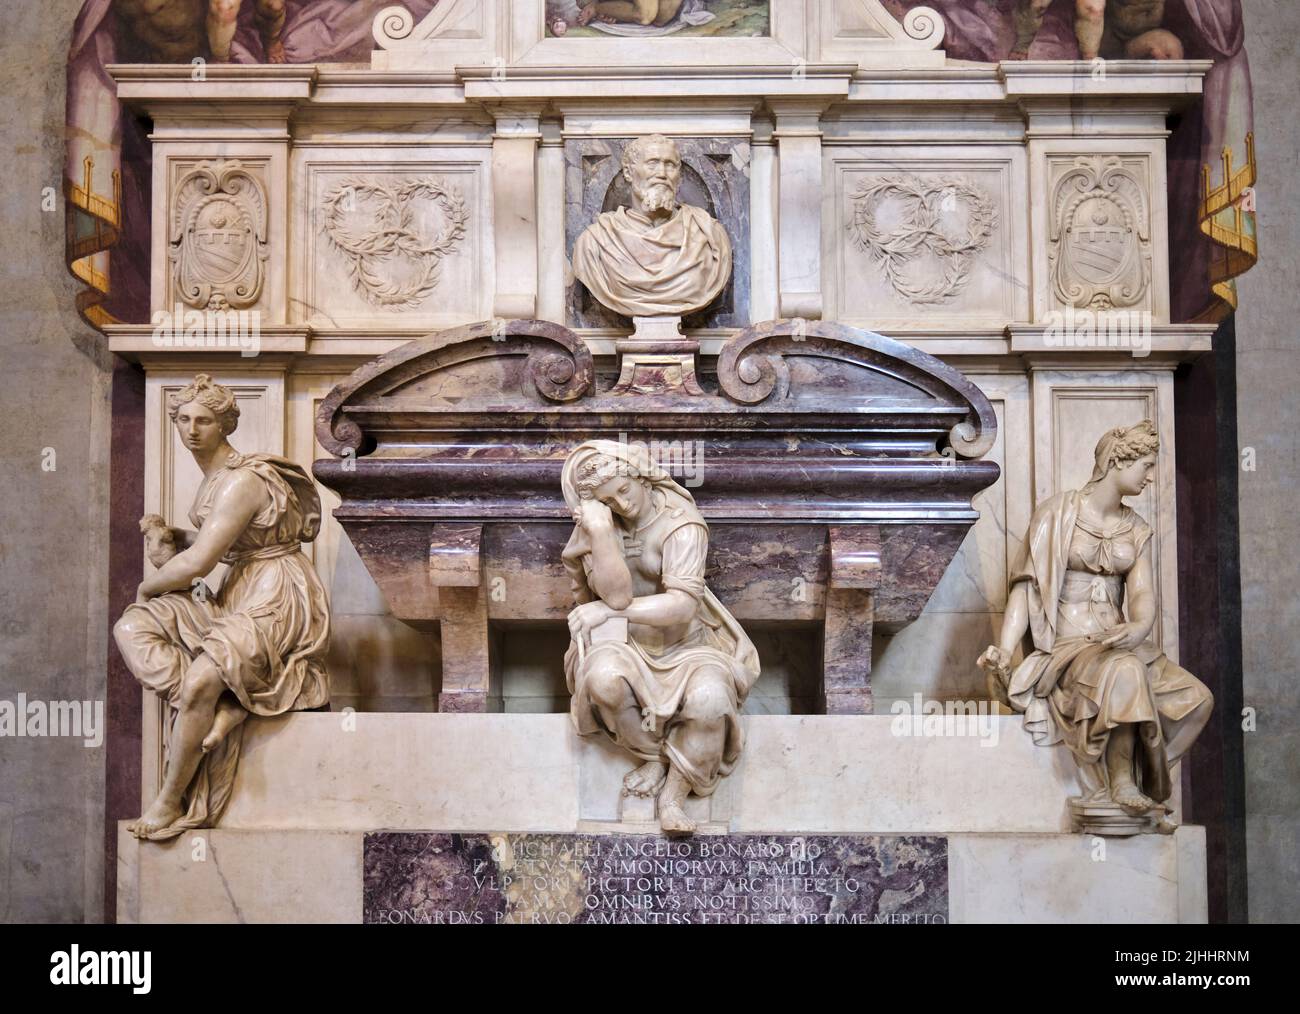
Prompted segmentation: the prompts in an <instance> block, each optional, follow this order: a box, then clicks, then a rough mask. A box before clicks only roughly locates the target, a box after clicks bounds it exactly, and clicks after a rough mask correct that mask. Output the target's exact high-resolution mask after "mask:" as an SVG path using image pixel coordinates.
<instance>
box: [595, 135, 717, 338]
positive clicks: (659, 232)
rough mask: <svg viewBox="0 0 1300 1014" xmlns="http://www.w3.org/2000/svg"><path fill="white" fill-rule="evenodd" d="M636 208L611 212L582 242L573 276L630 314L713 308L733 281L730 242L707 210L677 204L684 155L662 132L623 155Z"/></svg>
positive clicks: (667, 313)
mask: <svg viewBox="0 0 1300 1014" xmlns="http://www.w3.org/2000/svg"><path fill="white" fill-rule="evenodd" d="M622 171H623V178H624V179H625V180H626V181H627V183H628V185H629V186H630V187H631V189H632V206H631V207H630V208H629V207H620V208H619V209H618V210H616V211H606V212H604V213H603V214H601V215H600V216H598V217H597V219H596V220H595V221H594V222H593V223H592V224H591V225H589V226H588V227H587V228H586V229H585V230H584V231H583V233H582V235H580V236H579V237H578V240H577V242H576V243H575V244H574V247H573V273H574V275H576V276H577V278H578V280H579V281H581V282H582V284H583V285H585V286H586V287H587V288H588V289H590V290H591V294H592V295H593V296H595V297H596V299H598V300H599V301H600V302H601V303H602V304H603V305H605V306H607V307H609V308H610V309H611V310H613V311H615V312H616V313H621V314H624V315H625V316H628V317H655V316H681V315H682V314H686V313H690V312H691V311H693V310H698V309H701V308H703V307H705V306H708V305H709V303H711V302H712V301H713V300H714V299H715V298H716V297H717V295H718V293H720V292H721V291H722V289H723V287H724V286H725V285H726V284H727V280H728V279H729V278H730V277H731V241H730V240H729V239H728V238H727V230H726V229H724V228H723V227H722V224H721V223H719V222H718V221H716V220H715V219H714V218H712V217H711V216H710V215H709V213H708V212H706V211H703V210H702V209H700V208H697V207H694V206H693V205H690V204H681V203H679V202H678V200H677V189H678V187H679V186H680V185H681V179H682V158H681V153H680V152H679V151H678V149H677V145H676V144H675V143H674V142H673V141H672V139H671V138H667V137H664V136H663V135H662V134H652V135H650V136H648V137H638V138H637V139H636V140H634V141H633V142H632V143H631V144H629V145H628V146H627V147H626V148H625V149H624V151H623V170H622Z"/></svg>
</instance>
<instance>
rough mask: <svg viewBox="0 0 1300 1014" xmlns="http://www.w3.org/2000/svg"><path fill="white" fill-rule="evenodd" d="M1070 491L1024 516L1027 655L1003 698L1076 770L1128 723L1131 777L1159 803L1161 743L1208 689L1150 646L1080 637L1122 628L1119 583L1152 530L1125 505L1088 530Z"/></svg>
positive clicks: (1020, 565)
mask: <svg viewBox="0 0 1300 1014" xmlns="http://www.w3.org/2000/svg"><path fill="white" fill-rule="evenodd" d="M1080 495H1081V494H1080V493H1079V492H1078V491H1072V492H1067V493H1062V494H1059V495H1058V496H1055V497H1053V498H1052V499H1050V500H1047V501H1045V502H1044V503H1042V504H1040V505H1039V507H1038V509H1037V510H1035V511H1034V515H1033V518H1032V519H1031V520H1030V523H1029V534H1028V535H1027V536H1026V538H1025V544H1024V547H1023V548H1022V549H1021V552H1020V556H1019V557H1018V559H1017V561H1016V565H1015V568H1014V569H1013V571H1012V574H1011V586H1012V588H1014V587H1015V585H1016V584H1017V583H1019V582H1025V584H1026V586H1027V587H1026V591H1027V592H1028V594H1027V599H1028V604H1029V629H1030V634H1031V637H1032V639H1033V647H1034V650H1033V651H1032V652H1030V653H1029V654H1027V655H1026V657H1025V660H1024V661H1023V662H1021V663H1020V665H1019V666H1017V667H1016V670H1015V672H1014V673H1013V674H1012V676H1011V682H1010V685H1009V686H1008V693H1007V696H1008V698H1009V699H1010V701H1011V704H1012V706H1013V707H1014V708H1015V709H1016V710H1017V711H1020V712H1023V713H1024V716H1025V720H1024V721H1025V728H1026V729H1027V730H1028V731H1029V733H1030V734H1031V735H1032V736H1033V737H1034V742H1035V743H1037V744H1039V745H1040V746H1048V745H1051V744H1054V743H1061V742H1064V743H1065V744H1066V745H1067V746H1068V747H1069V748H1070V751H1071V753H1073V754H1074V758H1075V760H1076V761H1077V762H1078V763H1079V764H1080V766H1087V765H1096V764H1098V763H1099V762H1100V761H1102V760H1103V758H1104V757H1105V751H1106V745H1107V742H1108V740H1109V736H1110V732H1111V730H1112V729H1114V728H1116V727H1117V726H1119V725H1122V724H1134V725H1136V726H1137V727H1138V737H1137V747H1136V749H1135V750H1134V766H1135V768H1136V770H1135V772H1134V776H1135V780H1136V781H1137V784H1138V785H1139V786H1140V787H1141V789H1142V791H1143V792H1144V793H1146V794H1147V795H1148V796H1150V797H1151V798H1152V799H1154V800H1155V801H1156V802H1164V801H1165V800H1167V799H1168V798H1169V796H1170V794H1171V791H1172V785H1171V784H1170V779H1169V765H1170V764H1172V763H1173V762H1174V761H1175V760H1177V757H1170V756H1169V755H1168V752H1167V750H1166V746H1167V744H1168V743H1169V742H1170V740H1171V739H1173V737H1174V736H1175V734H1176V732H1177V731H1178V729H1179V727H1180V725H1181V723H1182V722H1183V720H1185V719H1186V718H1187V717H1188V716H1189V715H1190V714H1191V713H1192V712H1193V711H1195V710H1196V709H1197V708H1198V707H1199V706H1200V705H1201V704H1202V703H1204V702H1205V701H1207V700H1209V699H1210V692H1209V690H1208V689H1207V688H1206V687H1205V685H1204V684H1203V683H1201V681H1200V680H1198V679H1197V678H1196V677H1195V676H1193V675H1192V674H1191V673H1189V672H1187V671H1186V670H1185V669H1181V668H1179V667H1178V666H1177V665H1175V664H1174V663H1173V662H1171V661H1170V660H1169V659H1168V658H1167V657H1166V656H1165V655H1164V653H1163V652H1162V651H1160V649H1159V648H1157V647H1156V646H1155V645H1154V644H1152V643H1151V642H1150V641H1147V642H1145V643H1143V644H1140V645H1138V646H1137V647H1136V648H1133V649H1124V648H1108V647H1105V646H1104V645H1101V644H1098V643H1096V642H1095V641H1093V640H1090V639H1089V635H1090V634H1102V633H1105V632H1108V631H1111V630H1113V629H1114V628H1115V627H1117V626H1119V625H1120V624H1121V623H1123V622H1124V613H1123V609H1122V606H1123V601H1124V582H1125V579H1126V577H1127V575H1128V573H1129V571H1131V570H1132V568H1133V567H1134V566H1135V565H1136V564H1137V561H1138V560H1139V559H1140V558H1141V557H1142V556H1143V555H1144V554H1149V553H1150V552H1151V537H1152V531H1151V528H1150V526H1149V525H1148V524H1147V523H1146V522H1145V521H1143V520H1142V518H1141V517H1139V516H1138V515H1137V514H1136V513H1135V512H1134V511H1133V510H1132V509H1130V508H1128V507H1124V508H1123V515H1122V519H1121V521H1120V523H1119V524H1118V526H1117V527H1116V528H1115V529H1114V530H1113V531H1110V532H1100V531H1097V530H1096V529H1093V528H1091V527H1090V526H1089V525H1087V524H1086V523H1085V522H1083V521H1082V520H1080V518H1079V500H1080ZM1103 767H1104V766H1103ZM1097 773H1098V774H1099V775H1100V776H1101V777H1104V775H1102V774H1101V772H1100V771H1098V772H1097Z"/></svg>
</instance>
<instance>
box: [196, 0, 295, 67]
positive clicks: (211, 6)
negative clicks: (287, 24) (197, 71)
mask: <svg viewBox="0 0 1300 1014" xmlns="http://www.w3.org/2000/svg"><path fill="white" fill-rule="evenodd" d="M244 3H245V0H208V22H207V29H208V46H209V48H210V49H211V50H212V59H213V60H214V61H216V62H217V63H229V62H230V43H231V41H232V40H233V39H234V38H235V29H236V27H237V26H238V23H239V9H240V8H241V7H242V6H243V5H244ZM252 4H253V24H254V25H256V26H257V34H258V35H260V36H261V37H262V48H263V49H265V50H266V62H267V63H286V62H287V57H286V56H285V53H284V43H283V42H281V41H280V33H281V32H283V31H284V5H285V0H252Z"/></svg>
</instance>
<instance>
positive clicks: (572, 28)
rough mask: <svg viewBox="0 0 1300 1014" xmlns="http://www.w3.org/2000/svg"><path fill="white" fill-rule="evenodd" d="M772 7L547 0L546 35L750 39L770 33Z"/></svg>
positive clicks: (735, 1)
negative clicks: (726, 37) (728, 37)
mask: <svg viewBox="0 0 1300 1014" xmlns="http://www.w3.org/2000/svg"><path fill="white" fill-rule="evenodd" d="M771 6H772V5H771V3H770V2H769V0H546V34H547V36H548V37H550V38H561V37H564V38H568V37H570V36H572V37H573V38H600V37H602V36H604V37H610V36H613V37H622V38H635V39H645V38H654V37H656V36H661V35H679V36H706V37H713V38H717V37H721V36H731V37H750V38H752V37H755V36H765V35H768V34H770V32H771Z"/></svg>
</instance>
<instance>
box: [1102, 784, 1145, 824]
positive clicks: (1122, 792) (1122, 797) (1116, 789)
mask: <svg viewBox="0 0 1300 1014" xmlns="http://www.w3.org/2000/svg"><path fill="white" fill-rule="evenodd" d="M1110 798H1111V799H1113V800H1114V801H1115V805H1116V806H1118V807H1119V808H1120V809H1121V810H1123V811H1124V812H1125V813H1127V814H1128V815H1129V816H1130V817H1140V816H1142V815H1143V814H1144V813H1148V812H1150V811H1151V810H1153V809H1154V808H1155V805H1156V802H1155V800H1154V799H1152V798H1150V797H1149V796H1147V795H1145V794H1144V793H1142V792H1141V791H1139V790H1138V787H1137V786H1136V785H1134V784H1133V783H1132V782H1127V783H1124V782H1121V783H1119V784H1117V785H1115V786H1113V787H1112V789H1111V793H1110Z"/></svg>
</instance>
